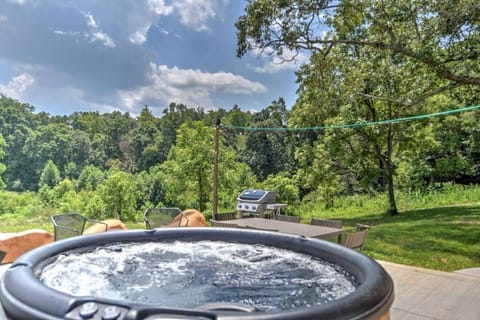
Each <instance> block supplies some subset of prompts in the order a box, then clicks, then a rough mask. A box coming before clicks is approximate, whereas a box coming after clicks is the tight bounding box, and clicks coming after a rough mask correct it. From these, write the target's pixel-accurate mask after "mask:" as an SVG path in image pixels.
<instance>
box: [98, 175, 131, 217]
mask: <svg viewBox="0 0 480 320" xmlns="http://www.w3.org/2000/svg"><path fill="white" fill-rule="evenodd" d="M98 192H99V194H100V197H101V199H102V201H103V203H104V205H105V212H106V213H107V215H108V216H110V217H112V216H114V217H116V218H117V219H120V220H127V221H135V218H136V210H135V206H136V201H137V194H138V191H137V190H136V188H135V183H134V180H133V177H132V175H130V174H129V173H126V172H122V171H119V170H118V169H112V170H111V171H110V173H109V176H108V178H107V179H106V180H105V182H104V183H103V184H102V185H101V186H100V187H99V189H98Z"/></svg>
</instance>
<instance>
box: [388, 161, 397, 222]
mask: <svg viewBox="0 0 480 320" xmlns="http://www.w3.org/2000/svg"><path fill="white" fill-rule="evenodd" d="M385 179H386V180H387V191H388V203H389V209H388V213H389V214H391V215H392V216H396V215H397V214H398V210H397V202H396V201H395V191H394V188H393V172H392V169H391V167H390V161H388V167H387V168H385Z"/></svg>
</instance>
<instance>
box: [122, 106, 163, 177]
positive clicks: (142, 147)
mask: <svg viewBox="0 0 480 320" xmlns="http://www.w3.org/2000/svg"><path fill="white" fill-rule="evenodd" d="M130 136H131V138H130V144H131V145H132V149H133V157H134V161H135V167H136V171H143V170H147V171H148V169H150V167H152V166H153V165H155V164H157V163H159V161H160V152H161V151H160V150H161V146H162V143H163V137H162V134H161V132H160V130H159V129H158V127H157V120H156V118H155V117H154V116H153V115H152V113H151V112H150V110H149V109H148V107H147V106H145V108H144V109H143V110H142V113H141V114H140V116H139V117H138V119H137V121H136V128H135V129H133V130H132V131H131V133H130Z"/></svg>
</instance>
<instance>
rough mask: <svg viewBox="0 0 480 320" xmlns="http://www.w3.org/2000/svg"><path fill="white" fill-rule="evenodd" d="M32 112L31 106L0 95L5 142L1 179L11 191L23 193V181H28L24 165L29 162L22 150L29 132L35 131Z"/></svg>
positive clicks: (0, 120)
mask: <svg viewBox="0 0 480 320" xmlns="http://www.w3.org/2000/svg"><path fill="white" fill-rule="evenodd" d="M33 110H34V108H33V107H32V106H31V105H28V104H24V103H20V102H18V101H16V100H14V99H10V98H8V97H5V96H4V95H0V134H2V135H3V138H4V139H5V142H6V146H5V149H4V150H5V157H4V159H3V161H4V163H5V165H6V170H5V173H4V175H3V179H4V181H5V182H6V184H7V188H8V189H11V190H17V191H23V190H24V189H25V186H26V185H25V180H26V179H28V173H27V174H25V171H27V170H26V168H25V163H29V162H28V161H27V159H25V157H24V154H23V152H22V148H23V145H24V144H25V140H26V139H27V137H28V136H29V135H30V134H31V131H32V130H34V129H35V126H34V125H33V121H32V118H33ZM42 165H43V164H42Z"/></svg>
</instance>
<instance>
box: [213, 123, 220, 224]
mask: <svg viewBox="0 0 480 320" xmlns="http://www.w3.org/2000/svg"><path fill="white" fill-rule="evenodd" d="M219 135H220V118H218V119H217V122H216V123H215V145H214V149H213V208H212V211H213V217H212V218H213V219H215V218H216V217H217V210H218V140H219Z"/></svg>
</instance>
